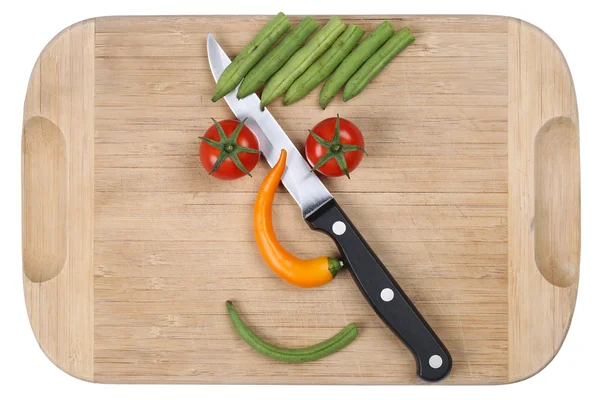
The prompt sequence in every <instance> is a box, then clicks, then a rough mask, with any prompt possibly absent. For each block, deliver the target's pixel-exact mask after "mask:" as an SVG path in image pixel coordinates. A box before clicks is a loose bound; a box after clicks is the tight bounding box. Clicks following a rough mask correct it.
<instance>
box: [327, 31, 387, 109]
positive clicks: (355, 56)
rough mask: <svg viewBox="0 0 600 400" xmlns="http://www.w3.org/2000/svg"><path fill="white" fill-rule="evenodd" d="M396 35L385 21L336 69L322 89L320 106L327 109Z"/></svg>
mask: <svg viewBox="0 0 600 400" xmlns="http://www.w3.org/2000/svg"><path fill="white" fill-rule="evenodd" d="M393 34H394V27H393V26H392V24H391V23H390V21H383V22H382V23H381V24H379V26H378V27H377V28H375V30H374V31H373V32H371V33H370V34H369V36H367V37H366V38H365V40H363V41H362V42H361V43H360V44H359V45H358V46H357V47H356V49H354V51H353V52H352V53H350V55H349V56H348V57H346V58H344V60H343V61H342V63H341V64H340V66H339V67H337V68H336V70H335V71H334V73H333V74H332V75H331V76H330V77H329V79H327V81H326V82H325V84H324V85H323V87H322V88H321V94H320V95H319V104H320V105H321V108H323V109H325V107H327V105H328V104H329V102H330V101H331V100H332V99H333V98H334V97H335V95H336V94H337V93H338V92H339V91H340V89H341V88H342V86H344V84H345V83H346V82H348V79H350V77H351V76H352V75H353V74H354V73H355V72H356V71H358V69H359V68H360V67H361V65H363V64H364V63H365V61H367V60H368V59H369V57H371V56H372V55H373V54H374V53H375V52H376V51H377V50H378V49H379V48H380V47H381V46H383V44H384V43H385V42H386V41H387V40H388V39H389V38H390V37H391V36H392V35H393Z"/></svg>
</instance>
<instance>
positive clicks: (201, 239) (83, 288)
mask: <svg viewBox="0 0 600 400" xmlns="http://www.w3.org/2000/svg"><path fill="white" fill-rule="evenodd" d="M267 19H268V18H267V17H216V16H215V17H207V16H200V17H141V18H138V17H109V18H98V19H91V20H87V21H83V22H80V23H78V24H75V25H73V26H71V27H69V28H67V29H65V30H64V31H63V32H61V33H60V34H59V35H58V36H57V37H56V38H54V39H53V40H52V41H51V42H50V43H49V44H48V46H47V47H46V48H45V49H44V50H43V52H42V54H41V56H40V58H39V60H38V61H37V63H36V64H35V67H34V69H33V73H32V75H31V81H30V83H29V87H28V90H27V99H26V102H25V112H24V130H23V148H22V151H23V168H22V176H23V260H24V261H23V266H24V267H23V269H24V287H25V298H26V303H27V310H28V313H29V318H30V321H31V326H32V328H33V331H34V332H35V336H36V338H37V340H38V342H39V344H40V347H41V348H42V350H43V351H44V353H45V354H46V355H47V356H48V357H49V358H50V359H51V360H52V361H53V362H54V363H55V364H56V365H57V366H58V367H59V368H61V369H63V370H65V371H66V372H68V373H69V374H71V375H73V376H76V377H78V378H81V379H85V380H89V381H95V382H198V383H204V382H206V383H209V382H210V383H348V384H373V383H417V382H418V380H417V378H416V375H415V369H416V368H415V362H414V360H413V357H412V355H411V354H410V352H409V351H408V350H407V349H406V348H405V346H404V345H403V344H402V343H401V342H400V341H399V340H398V339H397V338H396V337H395V336H394V335H393V334H392V332H391V331H390V330H389V329H387V328H386V327H385V326H384V324H383V323H382V322H381V321H380V320H379V319H378V318H377V316H376V315H375V313H374V312H373V311H372V310H371V308H370V307H369V305H368V304H367V303H366V301H365V300H364V299H363V297H362V295H361V294H360V292H359V291H358V289H357V288H356V286H355V285H354V283H353V281H352V279H351V277H350V275H349V273H348V272H347V271H346V272H342V273H341V274H339V275H338V277H337V278H336V279H335V280H334V281H333V282H331V283H330V284H328V285H326V286H323V287H319V288H315V289H300V288H297V287H295V286H291V285H289V284H287V283H286V282H284V281H283V280H281V279H279V278H278V277H277V276H276V275H275V274H274V273H273V272H272V271H271V270H270V269H269V268H268V267H267V266H266V265H265V263H264V262H263V261H262V259H261V257H260V254H259V252H258V250H257V248H256V246H255V243H254V239H253V232H252V207H253V200H254V197H255V194H256V191H257V188H258V186H259V184H260V182H261V180H262V178H263V177H264V176H265V174H266V173H267V171H268V166H267V164H266V163H264V162H261V163H260V164H259V166H258V167H257V168H256V170H255V172H254V178H243V179H240V180H238V181H235V182H224V181H218V180H216V179H213V178H211V177H209V176H207V174H206V172H205V171H204V170H203V169H202V167H201V166H200V164H199V162H198V145H199V140H198V136H201V135H202V134H203V132H204V130H205V129H206V128H207V127H208V126H209V125H210V124H211V120H210V118H211V117H213V118H216V119H217V120H219V119H224V118H231V117H232V113H231V112H230V110H229V109H228V107H227V106H226V104H225V103H224V102H223V101H219V102H217V103H212V102H211V101H210V97H211V94H212V90H213V88H214V82H213V78H212V75H211V73H210V71H209V67H208V61H207V58H206V48H205V46H206V36H207V33H209V32H212V33H213V34H214V36H215V37H216V39H217V40H218V41H219V43H220V44H221V45H222V46H223V47H224V49H225V50H226V51H227V52H228V53H229V55H230V56H235V54H237V53H238V52H239V51H240V50H241V49H242V47H243V46H244V45H245V44H246V43H247V42H248V41H249V40H250V39H251V38H252V37H253V36H254V35H255V34H256V32H258V30H259V29H260V27H261V26H262V25H263V24H264V23H265V21H267ZM292 19H293V22H297V21H299V20H300V18H299V17H295V18H292ZM383 19H384V17H373V16H369V17H360V16H352V17H350V16H348V17H344V18H343V20H344V21H345V22H346V23H355V24H358V25H360V26H361V27H363V28H365V29H366V30H367V31H372V30H373V29H374V28H375V27H376V26H377V25H378V24H379V23H380V22H381V21H382V20H383ZM391 20H392V22H393V25H394V27H395V28H396V29H399V28H401V27H403V26H408V27H409V28H410V29H411V30H412V31H413V33H414V35H415V37H416V42H415V43H414V44H413V45H412V46H410V47H409V48H408V49H407V50H406V51H404V52H403V53H402V54H401V55H400V56H399V57H397V58H395V59H394V60H393V62H392V63H391V64H390V65H389V66H388V67H387V68H386V69H385V71H384V73H382V74H381V75H380V76H378V77H377V79H376V80H375V81H373V82H372V83H371V84H370V85H369V86H368V87H367V89H366V90H365V91H364V92H363V94H361V95H360V96H359V97H357V98H355V99H353V100H351V101H350V102H348V103H343V102H342V101H341V98H340V97H337V98H336V99H335V100H334V101H333V102H332V104H331V105H330V107H328V108H327V110H326V111H322V110H321V109H320V108H319V106H318V103H317V97H318V92H319V91H318V90H315V91H313V93H312V94H311V95H309V96H308V97H307V98H305V99H304V100H302V101H301V102H299V103H297V104H294V105H292V106H289V107H283V106H282V105H281V103H280V101H277V102H275V104H274V105H273V106H271V107H269V108H270V110H271V112H272V113H273V114H274V116H275V117H276V118H277V120H278V121H279V123H280V124H281V126H282V127H283V128H284V129H285V131H286V132H287V133H288V134H289V136H290V137H291V139H292V140H293V141H294V142H295V143H297V144H298V146H302V145H303V142H304V139H305V137H306V135H307V129H308V128H311V127H312V126H314V125H315V124H316V123H317V122H318V121H320V120H321V119H324V118H326V117H332V116H335V114H336V113H339V114H340V115H341V116H343V117H345V118H348V119H350V120H352V121H353V122H355V123H356V124H357V125H358V126H359V127H360V128H361V129H362V131H363V133H364V135H365V139H366V148H367V151H368V153H369V155H368V157H366V158H365V159H364V160H363V163H362V164H361V166H360V168H358V169H357V170H356V171H355V172H354V173H353V174H352V179H350V180H348V179H345V178H339V179H323V181H324V183H325V185H326V186H327V187H328V188H329V190H331V191H332V193H333V194H334V195H335V197H336V199H337V200H338V202H339V203H340V204H341V205H342V207H343V208H344V209H345V210H346V212H347V213H348V214H349V216H350V217H351V218H352V219H353V221H354V223H355V225H356V226H357V227H358V228H359V229H360V231H361V233H362V234H363V236H364V237H365V238H366V240H367V241H368V242H369V243H370V244H371V246H372V248H373V249H374V250H375V252H376V253H377V254H378V255H379V257H380V258H381V259H382V261H383V262H384V263H385V264H386V265H387V267H388V268H389V270H390V272H391V273H392V274H393V275H394V277H395V278H396V279H397V280H398V282H399V283H400V285H401V286H402V287H403V288H404V290H405V291H406V293H407V294H408V296H409V297H410V298H411V299H412V300H413V301H414V303H415V304H416V305H417V307H418V308H419V310H420V311H421V312H422V314H423V315H424V317H425V318H426V319H427V321H428V322H429V323H430V325H431V326H432V327H433V328H434V329H435V331H436V332H437V333H438V335H439V336H440V338H441V339H442V340H443V341H444V343H445V344H446V345H447V347H448V349H449V350H450V352H451V354H452V356H453V359H454V369H453V371H452V372H451V374H450V376H449V378H448V379H447V380H446V381H445V383H461V384H469V383H471V384H479V383H506V382H514V381H518V380H522V379H525V378H527V377H529V376H531V375H533V374H535V373H537V372H538V371H540V370H541V369H542V368H544V366H545V365H546V364H547V363H548V362H549V361H550V360H551V359H552V358H553V357H554V355H555V354H556V353H557V351H558V350H559V348H560V346H561V343H562V341H563V339H564V337H565V335H566V332H567V330H568V327H569V323H570V321H571V316H572V313H573V308H574V304H575V298H576V293H577V283H578V276H579V254H580V194H579V193H580V189H579V132H578V117H577V107H576V99H575V92H574V89H573V84H572V81H571V77H570V74H569V70H568V67H567V64H566V63H565V60H564V59H563V57H562V54H561V52H560V50H559V49H558V48H557V47H556V45H555V44H554V43H553V42H552V40H551V39H550V38H549V37H548V36H547V35H546V34H545V33H543V32H541V31H540V30H539V29H537V28H536V27H534V26H531V25H529V24H527V23H525V22H522V21H519V20H515V19H510V18H505V17H488V16H456V17H454V16H453V17H448V16H411V17H399V16H395V17H391ZM325 21H326V18H319V23H320V24H324V22H325ZM275 202H276V205H275V208H274V210H275V216H274V221H275V224H276V227H277V228H276V229H277V232H278V235H279V238H280V239H281V241H282V242H283V243H284V244H285V247H286V248H288V249H289V250H290V251H292V252H293V253H295V254H297V255H300V256H303V257H314V256H317V255H335V254H336V250H335V247H334V245H333V242H332V241H331V240H330V239H329V238H328V237H326V236H325V235H322V234H319V233H316V232H313V231H311V230H310V229H309V228H308V226H307V225H306V224H305V223H304V222H303V220H302V219H301V217H300V212H299V209H298V207H297V206H296V204H295V203H294V202H293V200H292V198H291V197H290V196H289V194H287V193H286V192H285V191H284V190H283V189H282V190H281V191H280V193H278V194H277V196H276V200H275ZM226 300H233V301H235V303H236V304H237V306H238V309H239V311H240V312H241V314H242V316H243V318H244V319H245V320H246V321H247V322H248V324H249V325H250V326H252V327H253V328H254V329H255V330H256V331H257V333H258V334H260V335H261V336H263V337H265V338H266V339H268V340H270V341H272V342H273V343H275V344H278V345H283V346H289V347H296V346H306V345H310V344H313V343H316V342H318V341H321V340H323V339H325V338H328V337H330V336H331V335H333V334H334V333H336V332H337V331H338V330H339V329H340V328H342V327H343V326H345V325H346V324H348V323H350V322H353V321H354V322H356V323H357V325H358V327H359V336H358V339H357V340H356V341H355V342H354V343H352V344H351V345H350V346H349V347H347V348H346V349H344V350H343V351H341V352H339V353H336V354H334V355H332V356H330V357H327V358H325V359H322V360H319V361H316V362H312V363H307V364H301V365H289V364H284V363H280V362H274V361H271V360H269V359H267V358H264V357H262V356H260V355H258V354H257V353H255V352H254V351H253V350H252V349H250V348H249V347H248V346H247V345H246V344H245V343H244V342H242V341H241V340H240V338H239V337H238V336H237V335H236V334H235V332H234V330H233V329H232V326H231V325H230V322H229V320H228V318H227V315H226V312H225V305H224V302H225V301H226Z"/></svg>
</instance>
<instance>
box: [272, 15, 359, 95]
mask: <svg viewBox="0 0 600 400" xmlns="http://www.w3.org/2000/svg"><path fill="white" fill-rule="evenodd" d="M364 34H365V31H364V30H363V29H361V28H359V27H358V26H356V25H354V24H352V25H350V26H348V28H346V30H345V31H344V33H342V35H341V36H340V37H338V38H337V40H336V41H335V42H334V43H333V44H332V45H331V47H330V48H329V50H327V51H326V52H325V53H324V54H323V55H322V56H321V58H319V59H318V60H317V61H316V62H315V63H314V64H313V65H311V66H310V67H309V68H308V69H307V70H306V72H304V73H303V74H302V75H301V76H300V77H299V78H298V79H296V80H295V81H294V83H292V86H290V88H289V89H288V91H287V92H286V94H285V99H284V100H283V104H285V105H288V104H292V103H295V102H296V101H298V100H300V99H301V98H303V97H304V96H306V95H307V94H308V93H309V92H310V91H311V90H313V89H314V88H315V87H316V86H317V85H318V84H319V83H321V82H323V81H324V80H325V78H327V77H328V76H329V74H331V73H332V72H333V70H335V68H336V67H337V66H338V65H340V63H341V62H342V60H343V59H344V58H346V56H347V55H348V54H349V53H350V52H351V51H352V49H353V48H354V46H355V45H356V43H358V41H359V40H360V38H361V37H362V36H363V35H364Z"/></svg>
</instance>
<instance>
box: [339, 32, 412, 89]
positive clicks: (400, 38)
mask: <svg viewBox="0 0 600 400" xmlns="http://www.w3.org/2000/svg"><path fill="white" fill-rule="evenodd" d="M414 41H415V37H414V36H413V35H412V34H411V33H410V30H409V29H408V28H402V29H400V30H399V31H398V32H396V33H394V36H392V37H391V38H389V39H388V41H387V42H385V44H384V45H383V46H381V48H380V49H379V50H377V51H376V52H375V54H373V55H372V56H371V57H369V59H368V60H367V61H366V62H365V63H364V64H363V66H362V67H360V69H359V70H358V71H357V72H356V73H355V74H354V75H352V77H351V78H350V80H349V81H348V83H346V86H345V87H344V94H343V99H344V101H348V100H350V99H351V98H353V97H355V96H357V95H358V94H359V93H360V92H362V91H363V89H364V88H365V87H366V86H367V85H368V84H369V82H371V81H372V80H373V79H374V78H375V77H376V76H377V74H379V73H380V72H381V70H382V69H383V68H384V67H385V66H386V65H387V64H388V63H389V62H390V61H392V59H393V58H394V57H396V56H397V55H398V54H399V53H400V52H401V51H402V50H404V49H405V48H406V47H407V46H408V45H409V44H411V43H412V42H414Z"/></svg>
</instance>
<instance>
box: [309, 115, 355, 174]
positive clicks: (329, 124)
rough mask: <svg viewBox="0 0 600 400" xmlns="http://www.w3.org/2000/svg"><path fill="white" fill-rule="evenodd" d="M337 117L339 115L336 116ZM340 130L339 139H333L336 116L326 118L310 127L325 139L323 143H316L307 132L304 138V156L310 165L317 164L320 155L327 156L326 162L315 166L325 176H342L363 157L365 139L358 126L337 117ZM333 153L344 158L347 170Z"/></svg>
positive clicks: (352, 169)
mask: <svg viewBox="0 0 600 400" xmlns="http://www.w3.org/2000/svg"><path fill="white" fill-rule="evenodd" d="M338 118H339V116H338ZM339 120H340V131H339V140H338V141H336V140H334V139H335V125H336V118H327V119H325V120H323V121H321V122H319V123H318V124H317V125H315V127H314V128H313V129H312V132H313V133H315V134H316V135H317V136H319V137H321V138H323V139H325V141H326V142H328V143H327V146H325V145H324V143H318V142H317V140H316V139H315V138H314V137H313V136H312V135H311V134H309V135H308V137H307V138H306V144H305V152H306V158H307V159H308V162H309V163H310V165H311V166H312V167H314V166H315V165H317V163H318V162H319V160H320V159H321V158H322V157H326V158H329V160H328V161H327V162H325V163H324V164H323V165H321V166H320V167H319V168H317V171H319V172H320V173H322V174H323V175H325V176H332V177H334V176H342V175H347V176H348V177H350V176H349V173H350V172H352V171H354V169H356V167H357V166H358V164H360V161H361V160H362V158H363V152H364V147H365V139H364V137H363V135H362V133H361V131H360V129H358V127H357V126H356V125H354V124H353V123H352V122H350V121H348V120H347V119H343V118H339ZM334 153H338V154H339V153H341V154H342V157H344V159H345V160H346V166H347V170H346V171H344V170H343V168H342V166H341V165H340V164H339V162H338V160H336V157H335V154H334Z"/></svg>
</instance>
